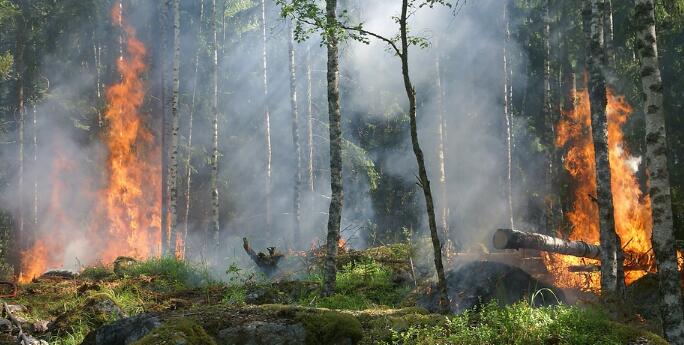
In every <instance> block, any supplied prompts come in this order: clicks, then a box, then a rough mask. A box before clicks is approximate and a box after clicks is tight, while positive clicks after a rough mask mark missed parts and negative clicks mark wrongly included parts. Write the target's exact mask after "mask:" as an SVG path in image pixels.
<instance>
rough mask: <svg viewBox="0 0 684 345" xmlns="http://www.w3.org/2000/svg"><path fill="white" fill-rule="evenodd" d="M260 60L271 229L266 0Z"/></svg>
mask: <svg viewBox="0 0 684 345" xmlns="http://www.w3.org/2000/svg"><path fill="white" fill-rule="evenodd" d="M212 1H213V0H212ZM261 47H262V51H261V62H262V71H261V72H262V77H263V87H264V99H263V102H264V104H263V106H264V128H265V130H266V132H265V137H266V184H265V186H266V231H267V232H270V231H271V223H272V219H271V184H272V181H271V173H272V171H271V161H272V151H271V114H270V110H269V106H268V100H269V98H268V58H267V54H266V0H261Z"/></svg>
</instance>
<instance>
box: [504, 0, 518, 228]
mask: <svg viewBox="0 0 684 345" xmlns="http://www.w3.org/2000/svg"><path fill="white" fill-rule="evenodd" d="M503 3H504V9H503V20H504V27H505V30H504V31H505V32H504V44H503V69H504V104H503V106H504V121H505V125H506V201H507V203H508V218H509V222H510V226H511V229H514V228H515V227H514V224H513V223H514V217H513V150H512V142H513V131H512V130H511V126H512V123H511V122H512V121H511V120H512V117H511V102H512V101H513V100H512V97H511V95H512V94H513V92H512V85H511V76H510V75H509V69H510V61H508V45H509V42H510V40H511V30H510V24H509V19H508V6H509V1H504V2H503Z"/></svg>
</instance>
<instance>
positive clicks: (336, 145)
mask: <svg viewBox="0 0 684 345" xmlns="http://www.w3.org/2000/svg"><path fill="white" fill-rule="evenodd" d="M336 7H337V0H326V1H325V10H326V16H325V18H326V27H328V28H336V27H337V25H338V23H337V8H336ZM326 35H327V37H326V38H327V39H326V46H327V48H328V72H327V81H328V117H329V122H330V126H329V128H330V189H331V196H330V209H329V210H328V236H327V241H326V255H325V267H324V268H325V273H324V277H323V278H324V281H323V289H322V291H321V293H322V295H323V296H330V295H332V294H333V293H335V285H336V276H337V246H338V241H339V240H340V222H341V220H342V204H343V201H344V191H343V189H342V119H341V117H342V115H341V113H340V68H339V50H338V46H337V45H338V37H337V31H336V30H327V31H326Z"/></svg>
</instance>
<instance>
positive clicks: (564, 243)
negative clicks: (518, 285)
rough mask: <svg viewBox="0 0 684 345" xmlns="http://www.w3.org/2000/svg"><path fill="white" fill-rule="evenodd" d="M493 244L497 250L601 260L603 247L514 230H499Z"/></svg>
mask: <svg viewBox="0 0 684 345" xmlns="http://www.w3.org/2000/svg"><path fill="white" fill-rule="evenodd" d="M493 243H494V248H496V249H536V250H543V251H547V252H552V253H558V254H565V255H572V256H577V257H582V258H590V259H600V258H601V247H599V246H597V245H594V244H589V243H586V242H584V241H568V240H564V239H562V238H557V237H553V236H547V235H542V234H537V233H532V232H523V231H518V230H512V229H499V230H497V231H496V232H495V233H494V238H493Z"/></svg>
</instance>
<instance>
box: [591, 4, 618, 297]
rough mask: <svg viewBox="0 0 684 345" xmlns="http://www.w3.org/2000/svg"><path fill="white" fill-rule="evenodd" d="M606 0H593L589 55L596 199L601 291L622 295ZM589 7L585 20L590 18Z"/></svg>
mask: <svg viewBox="0 0 684 345" xmlns="http://www.w3.org/2000/svg"><path fill="white" fill-rule="evenodd" d="M602 2H603V0H591V3H590V6H591V11H590V14H591V15H590V34H591V37H590V40H589V45H588V48H589V49H588V51H587V54H589V57H588V61H589V72H590V80H589V85H590V90H589V91H590V92H589V95H590V103H591V114H592V116H591V123H592V126H591V131H592V138H593V142H594V153H595V157H596V180H597V181H596V191H597V196H596V197H595V201H596V203H597V204H598V209H599V229H600V240H601V249H602V251H601V252H602V257H601V292H602V293H603V294H607V295H611V294H621V293H622V292H623V291H624V284H625V283H624V280H623V281H622V282H620V281H619V277H620V276H621V274H619V273H618V270H621V269H622V267H621V266H622V265H621V263H619V262H618V261H619V260H618V254H617V252H618V250H621V246H620V240H619V238H618V236H617V234H616V232H615V219H614V218H613V214H614V213H613V199H612V194H611V177H610V174H611V172H610V166H609V162H608V138H607V133H608V127H607V126H608V121H607V115H606V105H607V102H608V99H607V96H606V81H605V79H604V77H603V68H602V67H603V65H604V57H605V52H604V46H603V21H602V18H603V11H602V8H603V6H602ZM586 19H587V18H586V9H585V20H586Z"/></svg>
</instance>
